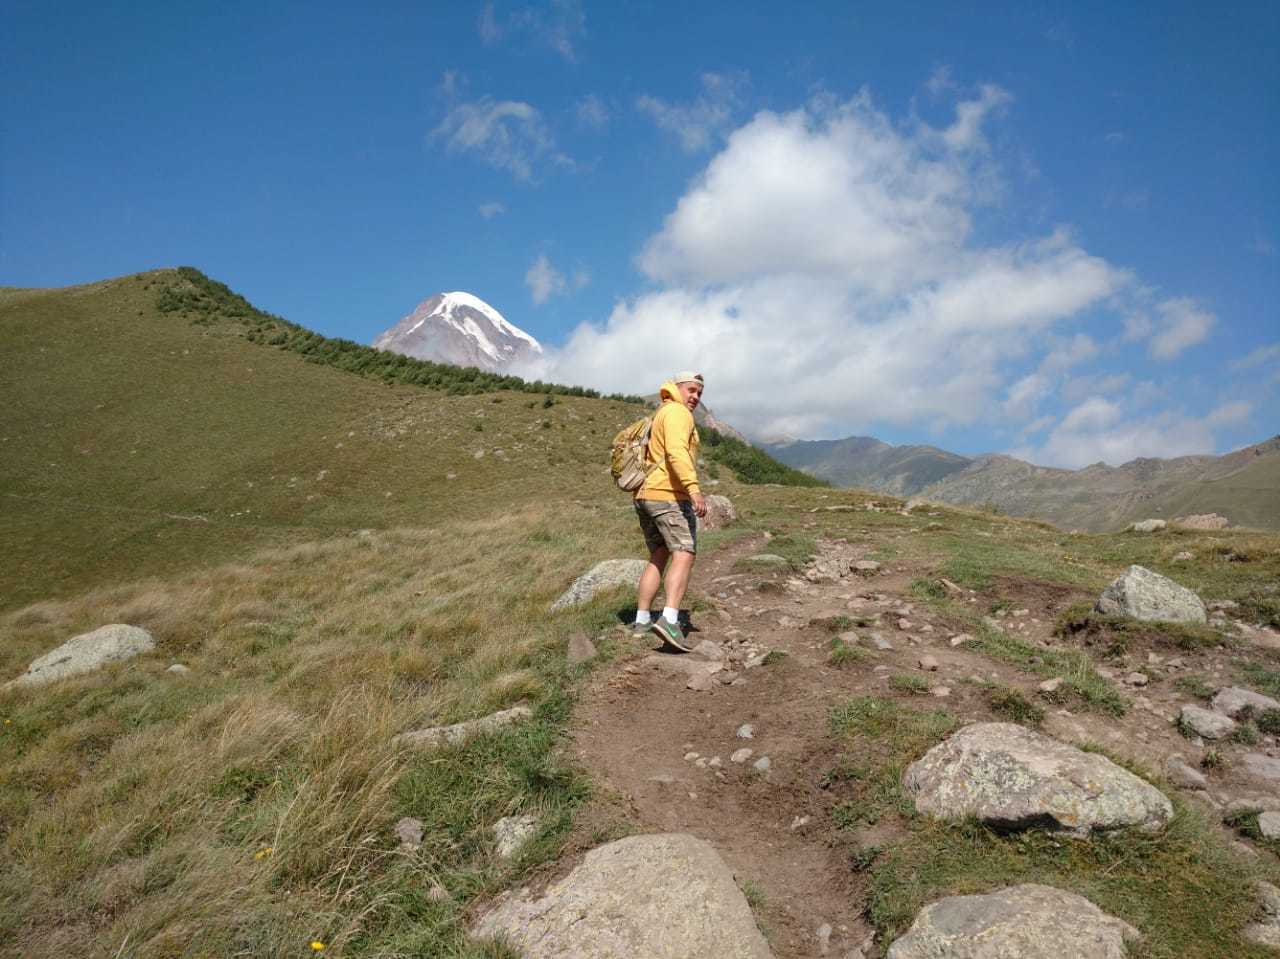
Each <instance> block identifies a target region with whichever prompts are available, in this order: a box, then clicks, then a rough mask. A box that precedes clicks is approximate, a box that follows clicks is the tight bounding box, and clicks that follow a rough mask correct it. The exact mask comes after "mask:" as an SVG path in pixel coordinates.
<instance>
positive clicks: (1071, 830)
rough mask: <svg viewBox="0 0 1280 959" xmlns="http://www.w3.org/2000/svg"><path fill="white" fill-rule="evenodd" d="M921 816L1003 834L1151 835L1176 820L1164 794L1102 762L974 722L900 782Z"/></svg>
mask: <svg viewBox="0 0 1280 959" xmlns="http://www.w3.org/2000/svg"><path fill="white" fill-rule="evenodd" d="M903 783H904V785H905V786H906V788H907V791H908V792H909V793H911V794H912V795H913V796H914V797H915V804H916V809H917V811H919V812H921V813H924V814H926V815H929V816H933V817H934V818H937V819H962V818H965V817H968V816H973V817H976V818H978V819H980V820H982V821H984V822H987V823H991V824H993V825H996V826H999V827H1002V828H1044V829H1050V830H1055V831H1062V832H1065V833H1068V834H1070V835H1073V836H1077V837H1086V836H1088V835H1089V834H1090V833H1091V832H1092V831H1094V830H1108V829H1120V828H1124V827H1131V826H1132V827H1137V828H1139V829H1143V830H1154V829H1159V828H1160V827H1162V826H1164V825H1165V824H1166V823H1167V822H1168V821H1169V819H1170V818H1171V817H1172V816H1173V807H1172V805H1170V803H1169V800H1168V799H1167V798H1166V797H1165V795H1164V794H1163V793H1162V792H1160V790H1158V789H1156V788H1155V787H1154V786H1152V785H1151V784H1150V783H1148V782H1146V781H1144V780H1142V779H1139V778H1138V777H1137V776H1135V775H1133V773H1131V772H1128V771H1127V770H1124V769H1121V768H1120V767H1119V766H1117V765H1116V764H1115V763H1113V762H1112V761H1111V760H1109V759H1107V758H1106V757H1105V756H1100V755H1098V754H1097V753H1086V752H1082V751H1081V750H1079V749H1076V748H1075V747H1074V746H1068V745H1067V744H1065V743H1061V742H1058V741H1057V740H1056V739H1050V738H1049V737H1048V736H1043V735H1041V734H1040V733H1037V732H1034V731H1033V730H1030V729H1027V728H1025V727H1023V726H1019V725H1017V724H1016V723H975V724H974V725H972V726H966V727H965V728H964V729H961V730H960V731H959V732H957V733H955V734H953V735H952V736H951V737H950V738H948V739H947V740H946V741H944V742H942V743H939V744H938V745H937V746H935V747H934V748H933V749H931V750H929V752H927V753H926V754H925V755H924V756H923V757H922V758H921V759H919V760H917V761H916V762H914V763H912V764H911V765H910V766H909V767H908V768H907V771H906V774H905V775H904V777H903Z"/></svg>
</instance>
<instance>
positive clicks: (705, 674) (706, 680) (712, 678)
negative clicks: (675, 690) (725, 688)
mask: <svg viewBox="0 0 1280 959" xmlns="http://www.w3.org/2000/svg"><path fill="white" fill-rule="evenodd" d="M717 672H719V670H716V669H708V668H707V667H706V666H705V665H704V666H703V667H702V669H699V670H698V671H696V672H693V673H690V674H689V679H688V680H687V681H686V682H685V684H684V685H685V688H686V689H692V690H693V691H694V692H699V693H705V692H707V691H708V690H710V689H711V688H712V687H713V686H715V685H716V673H717Z"/></svg>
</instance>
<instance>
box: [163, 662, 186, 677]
mask: <svg viewBox="0 0 1280 959" xmlns="http://www.w3.org/2000/svg"><path fill="white" fill-rule="evenodd" d="M165 672H166V673H173V674H174V675H175V676H181V675H183V674H184V673H189V672H191V667H190V666H184V665H183V664H182V663H174V664H173V665H172V666H170V667H169V668H168V669H166V670H165Z"/></svg>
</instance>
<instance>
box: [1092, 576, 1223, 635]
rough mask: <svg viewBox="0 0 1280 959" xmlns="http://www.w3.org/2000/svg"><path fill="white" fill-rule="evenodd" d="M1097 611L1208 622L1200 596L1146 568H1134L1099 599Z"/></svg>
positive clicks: (1150, 617) (1163, 620) (1141, 617)
mask: <svg viewBox="0 0 1280 959" xmlns="http://www.w3.org/2000/svg"><path fill="white" fill-rule="evenodd" d="M1096 608H1097V610H1098V612H1100V613H1106V614H1108V615H1111V616H1130V617H1132V618H1134V619H1141V620H1148V621H1152V620H1156V621H1162V622H1173V623H1203V622H1205V621H1206V620H1207V619H1208V614H1207V613H1206V612H1205V608H1204V603H1202V602H1201V601H1200V597H1199V596H1197V595H1196V594H1195V593H1193V592H1192V591H1191V590H1189V589H1187V588H1186V587H1185V586H1179V585H1178V584H1177V583H1175V582H1174V581H1173V580H1171V579H1169V578H1168V577H1167V576H1161V575H1160V574H1159V573H1153V572H1152V571H1151V570H1149V569H1147V568H1145V567H1143V566H1130V567H1129V568H1128V569H1127V570H1125V572H1124V574H1123V575H1121V576H1119V577H1118V578H1117V579H1116V580H1115V581H1114V582H1113V583H1112V584H1111V585H1110V586H1108V587H1107V588H1106V589H1104V590H1103V591H1102V595H1101V596H1099V597H1098V603H1097V607H1096Z"/></svg>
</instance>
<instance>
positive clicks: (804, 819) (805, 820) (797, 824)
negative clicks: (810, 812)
mask: <svg viewBox="0 0 1280 959" xmlns="http://www.w3.org/2000/svg"><path fill="white" fill-rule="evenodd" d="M812 821H813V817H812V816H796V817H795V818H794V819H792V820H791V831H792V832H795V831H796V830H797V829H803V828H804V827H805V826H807V825H809V823H811V822H812Z"/></svg>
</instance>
